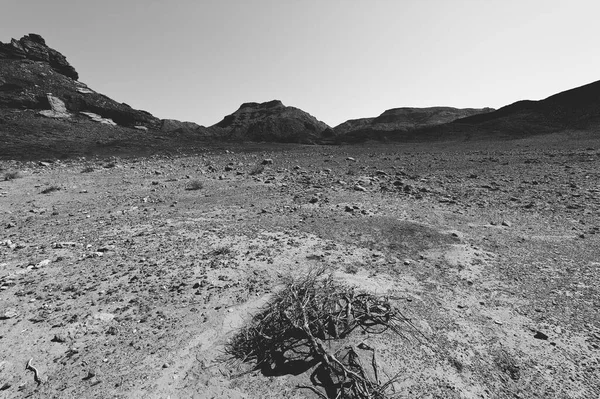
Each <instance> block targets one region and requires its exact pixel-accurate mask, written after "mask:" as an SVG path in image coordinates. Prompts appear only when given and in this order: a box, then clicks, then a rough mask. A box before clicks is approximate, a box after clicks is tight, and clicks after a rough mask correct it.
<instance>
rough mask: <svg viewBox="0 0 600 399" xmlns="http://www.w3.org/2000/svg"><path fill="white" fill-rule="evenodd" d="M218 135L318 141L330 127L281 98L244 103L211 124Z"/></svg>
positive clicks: (246, 138)
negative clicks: (286, 103) (219, 120)
mask: <svg viewBox="0 0 600 399" xmlns="http://www.w3.org/2000/svg"><path fill="white" fill-rule="evenodd" d="M209 129H210V131H211V132H212V134H213V135H214V136H218V137H222V138H224V139H226V140H232V141H273V142H286V143H312V142H318V141H320V140H321V139H323V138H324V137H325V136H327V135H328V133H327V132H328V131H330V129H329V126H327V125H326V124H325V123H323V122H321V121H319V120H317V118H315V117H314V116H312V115H310V114H308V113H306V112H304V111H302V110H301V109H298V108H294V107H287V106H285V105H283V103H282V102H281V101H279V100H273V101H269V102H265V103H244V104H242V106H241V107H240V108H239V109H238V110H237V111H235V112H234V113H233V114H231V115H228V116H226V117H225V118H224V119H223V120H222V121H221V122H219V123H217V124H216V125H213V126H211V127H210V128H209Z"/></svg>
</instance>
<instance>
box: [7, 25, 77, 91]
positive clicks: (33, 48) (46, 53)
mask: <svg viewBox="0 0 600 399" xmlns="http://www.w3.org/2000/svg"><path fill="white" fill-rule="evenodd" d="M3 58H4V59H28V60H31V61H43V62H47V63H48V64H49V65H50V67H51V68H52V69H53V70H55V71H56V72H58V73H60V74H63V75H65V76H67V77H69V78H71V79H74V80H77V79H79V75H78V74H77V71H76V70H75V68H73V67H72V66H71V64H69V63H68V62H67V59H66V57H65V56H64V55H62V54H61V53H59V52H58V51H56V50H54V49H51V48H50V47H48V46H47V45H46V41H45V40H44V38H43V37H41V36H40V35H37V34H35V33H30V34H29V35H26V36H23V37H22V38H21V39H20V40H15V39H12V40H11V41H10V43H6V44H5V43H2V42H0V59H3Z"/></svg>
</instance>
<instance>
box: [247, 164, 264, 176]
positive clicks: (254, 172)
mask: <svg viewBox="0 0 600 399" xmlns="http://www.w3.org/2000/svg"><path fill="white" fill-rule="evenodd" d="M264 170H265V167H264V165H261V164H257V165H255V166H254V167H253V168H252V169H250V171H249V172H248V174H249V175H250V176H256V175H260V174H261V173H262V172H264Z"/></svg>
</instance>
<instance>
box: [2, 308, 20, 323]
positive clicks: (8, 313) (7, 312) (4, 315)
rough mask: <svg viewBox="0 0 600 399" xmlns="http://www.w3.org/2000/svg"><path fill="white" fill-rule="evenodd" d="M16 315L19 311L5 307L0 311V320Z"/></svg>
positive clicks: (12, 317)
mask: <svg viewBox="0 0 600 399" xmlns="http://www.w3.org/2000/svg"><path fill="white" fill-rule="evenodd" d="M18 315H19V312H18V311H17V309H16V308H12V307H10V308H6V309H4V310H3V311H2V312H0V320H8V319H14V318H15V317H17V316H18Z"/></svg>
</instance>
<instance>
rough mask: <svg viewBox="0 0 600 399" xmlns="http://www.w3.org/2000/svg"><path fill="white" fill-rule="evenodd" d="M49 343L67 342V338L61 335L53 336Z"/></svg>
mask: <svg viewBox="0 0 600 399" xmlns="http://www.w3.org/2000/svg"><path fill="white" fill-rule="evenodd" d="M50 342H58V343H63V342H67V338H66V337H65V336H64V335H63V334H54V337H53V338H52V339H51V340H50Z"/></svg>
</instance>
